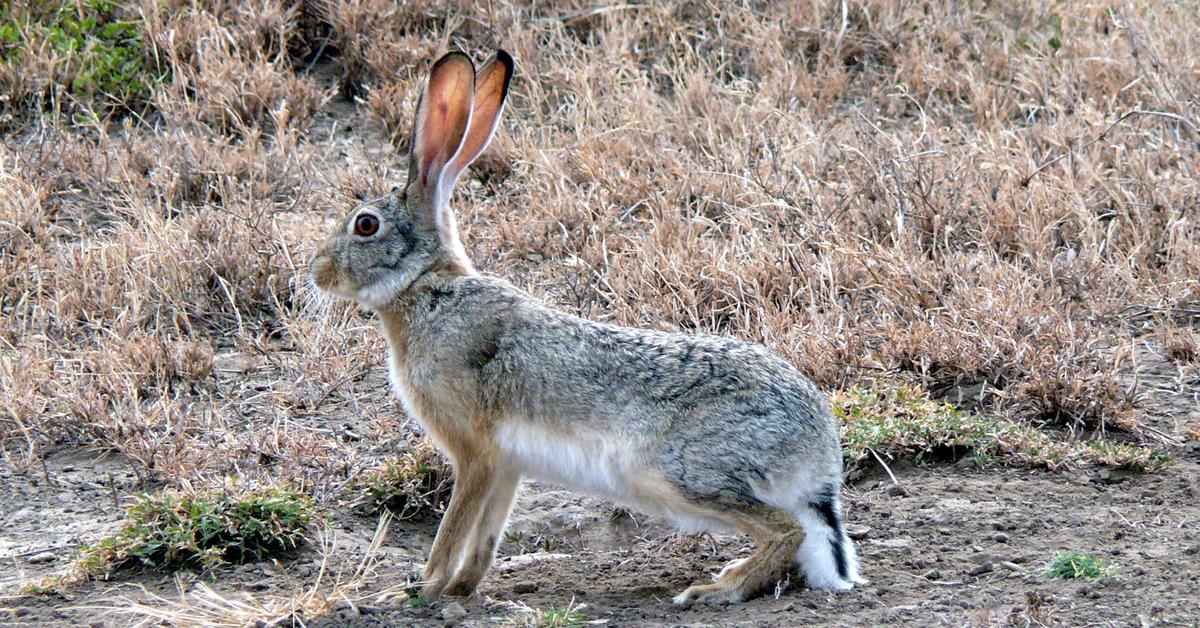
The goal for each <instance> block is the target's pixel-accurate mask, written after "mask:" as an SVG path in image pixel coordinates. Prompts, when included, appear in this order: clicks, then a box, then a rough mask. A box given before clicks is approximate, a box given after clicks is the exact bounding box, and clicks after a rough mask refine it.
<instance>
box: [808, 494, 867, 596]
mask: <svg viewBox="0 0 1200 628" xmlns="http://www.w3.org/2000/svg"><path fill="white" fill-rule="evenodd" d="M796 518H797V519H799V520H800V523H802V524H803V525H804V532H805V534H804V543H802V544H801V545H800V549H799V550H798V551H797V552H796V564H798V565H799V566H800V568H801V569H802V570H803V571H804V578H805V580H806V581H807V582H808V586H810V587H814V588H818V589H840V590H844V589H849V588H852V587H853V586H854V585H855V584H865V583H866V582H867V581H866V580H864V579H863V578H862V576H860V575H859V572H858V554H857V553H856V552H855V551H854V543H853V542H852V541H851V540H850V537H848V536H846V529H845V526H844V525H842V507H841V501H840V499H839V498H838V486H837V485H836V484H828V485H826V486H825V487H824V488H823V489H822V490H821V491H820V492H818V493H817V494H816V495H814V496H813V498H812V499H810V500H809V501H808V503H806V504H802V505H801V506H800V508H799V509H798V512H796Z"/></svg>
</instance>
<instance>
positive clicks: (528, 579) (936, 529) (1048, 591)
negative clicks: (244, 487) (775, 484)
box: [0, 443, 1200, 626]
mask: <svg viewBox="0 0 1200 628" xmlns="http://www.w3.org/2000/svg"><path fill="white" fill-rule="evenodd" d="M1178 454H1179V455H1178V456H1177V462H1176V464H1174V465H1173V466H1171V467H1170V468H1168V469H1167V470H1166V471H1164V472H1162V473H1159V474H1157V475H1121V474H1117V475H1105V476H1103V477H1102V476H1101V475H1100V474H1097V473H1083V472H1073V473H1053V472H1035V471H1026V470H1012V469H984V470H981V469H978V468H975V467H974V465H973V464H972V465H968V464H965V462H960V463H958V464H927V465H921V466H913V467H906V468H893V472H895V473H896V475H897V479H898V480H899V481H900V483H901V487H902V488H901V487H897V486H896V485H894V484H892V482H891V480H890V479H888V478H887V477H886V475H883V474H880V475H879V476H878V477H865V478H861V479H859V480H858V481H857V482H856V483H855V484H854V485H852V486H851V487H850V488H849V489H848V519H849V521H850V523H851V532H852V534H853V535H854V536H855V537H857V538H858V547H859V551H860V553H861V555H862V561H863V569H864V574H865V575H866V577H868V578H869V579H870V581H871V582H870V584H868V585H866V586H863V587H860V588H856V589H855V590H853V591H851V592H848V593H836V594H835V593H829V592H823V591H813V590H808V589H806V588H804V587H803V586H802V585H801V584H800V583H793V584H795V586H788V583H784V584H783V585H781V587H780V591H779V593H778V595H766V596H763V597H760V598H758V599H755V600H752V601H750V602H748V603H746V604H744V605H738V606H727V607H720V608H707V607H698V608H692V609H688V610H679V609H676V608H675V607H673V606H672V605H671V604H670V602H669V598H670V597H671V596H672V595H673V594H675V593H677V592H678V591H679V590H681V589H683V588H684V587H686V586H687V585H688V584H689V583H690V582H691V581H693V580H695V579H699V578H706V577H708V575H709V574H711V573H714V572H715V571H717V570H718V569H719V568H720V567H721V565H722V564H723V563H724V562H726V561H729V560H732V559H734V558H736V557H738V556H740V555H743V554H745V553H747V552H748V551H749V545H748V541H747V540H746V539H744V538H740V537H736V536H717V537H713V538H706V537H677V536H674V535H673V534H672V531H671V530H670V529H668V528H667V527H666V526H665V525H664V524H662V523H661V522H658V521H655V520H653V519H648V518H644V517H642V516H640V515H638V514H637V513H632V514H628V513H624V511H620V510H616V509H614V507H613V506H612V505H611V504H608V503H605V502H602V501H599V500H596V499H592V498H587V497H581V496H579V495H577V494H575V493H572V492H568V491H565V490H561V489H558V488H556V487H551V486H546V485H542V484H536V483H528V484H526V486H525V487H524V488H523V491H522V494H521V497H520V500H519V503H518V506H517V508H516V510H515V512H514V515H513V518H512V520H511V521H510V526H509V530H510V531H511V532H513V533H515V534H510V536H509V537H508V539H507V540H506V542H504V543H502V545H501V550H500V558H499V559H498V561H497V563H496V565H495V567H494V568H493V571H492V572H491V573H490V574H489V576H488V578H487V579H486V580H485V581H484V583H483V585H482V587H481V590H480V592H479V594H478V595H477V596H476V597H474V598H471V599H469V600H466V601H464V602H463V603H462V604H461V606H462V607H463V609H464V610H465V611H466V615H465V617H461V618H454V615H453V612H451V613H446V614H445V615H444V614H443V613H444V611H445V606H443V605H441V604H431V605H428V606H424V607H421V608H414V606H413V605H412V604H411V603H410V602H409V601H408V600H406V599H405V598H404V596H403V595H397V596H395V597H393V598H391V599H385V600H384V601H382V602H381V603H378V604H361V605H357V604H349V603H342V604H340V605H335V606H334V608H333V609H332V610H331V611H329V612H328V613H326V614H325V615H323V616H320V617H313V618H304V620H305V623H306V624H307V625H310V626H342V625H351V626H383V625H408V624H417V625H429V624H441V623H446V619H444V617H451V618H454V619H453V620H454V621H461V623H462V624H463V625H487V624H495V623H505V622H512V621H514V619H519V618H520V617H521V614H520V613H519V610H518V605H522V604H523V605H526V606H528V607H530V608H535V609H544V608H550V607H563V606H567V605H568V604H570V603H571V602H572V600H573V601H574V602H575V603H577V604H583V605H585V606H584V608H583V609H582V610H581V612H582V613H583V614H584V615H585V616H586V617H587V618H588V619H589V620H593V621H599V622H606V623H608V624H609V625H619V626H636V625H663V624H671V625H801V624H810V623H821V624H828V625H878V624H908V625H942V624H945V625H1021V626H1023V625H1031V624H1032V625H1039V624H1045V625H1164V626H1170V625H1195V622H1197V621H1198V620H1200V604H1198V600H1197V591H1198V590H1200V499H1198V497H1200V446H1197V444H1196V443H1191V444H1190V446H1189V447H1187V448H1185V449H1183V450H1181V451H1180V452H1178ZM130 469H131V468H130V466H128V465H127V464H125V463H123V462H122V461H121V460H119V459H117V458H115V457H111V456H109V457H104V456H97V454H94V453H89V452H86V451H80V450H63V451H59V452H56V453H54V454H53V455H51V456H49V458H48V460H47V464H46V466H45V469H44V473H42V474H40V475H38V474H34V475H19V474H14V473H12V472H11V471H10V470H8V469H7V468H4V470H3V497H4V501H3V503H4V506H3V508H4V513H3V525H4V530H3V534H2V535H0V556H3V560H4V562H5V563H6V566H5V568H4V569H3V571H0V587H3V588H4V589H5V590H9V589H10V588H11V585H13V584H14V583H16V582H20V581H28V580H30V579H34V578H36V577H39V576H42V575H49V574H51V573H54V572H56V571H58V570H61V569H62V568H63V567H64V566H65V565H66V564H67V561H68V560H69V559H70V556H71V550H72V549H73V548H75V547H77V546H78V545H79V544H80V543H81V542H86V541H89V540H94V539H96V538H98V537H100V536H101V535H103V534H104V533H105V532H107V531H110V530H111V529H112V528H113V527H114V526H115V524H116V523H117V522H118V520H119V512H120V510H119V509H118V508H117V507H116V505H114V501H113V495H114V491H116V492H117V493H119V494H124V493H126V492H128V491H131V490H133V489H136V488H137V483H138V478H137V477H136V475H135V474H134V473H133V472H132V471H131V470H130ZM328 514H329V515H330V521H331V526H332V528H333V534H332V535H333V537H334V538H335V539H336V543H337V548H338V549H337V550H336V551H335V552H333V554H332V556H331V559H330V562H331V564H327V565H326V570H327V573H330V574H332V573H336V572H337V571H338V570H344V571H349V570H352V569H353V568H354V566H355V564H356V563H358V562H359V561H361V560H362V557H363V555H364V554H365V553H366V552H367V551H368V550H367V547H368V545H369V544H370V540H371V536H372V532H373V530H374V528H375V520H374V517H373V515H370V514H368V513H365V512H364V511H363V510H361V509H355V508H352V507H350V506H344V507H333V508H332V509H331V510H330V511H329V513H328ZM435 526H436V522H435V521H422V522H398V523H395V524H394V525H393V526H392V528H391V530H390V534H389V535H388V537H387V539H386V542H385V544H384V546H383V547H382V548H381V549H380V550H379V551H378V554H377V556H376V558H377V563H376V572H375V574H374V576H373V578H374V580H373V586H374V587H375V588H376V589H377V590H382V589H384V588H387V587H389V586H394V585H397V584H400V583H403V582H406V581H407V580H408V579H410V578H412V577H413V574H414V573H415V571H416V570H417V569H418V565H419V564H420V562H421V560H422V555H423V554H422V551H423V549H424V548H427V547H428V545H429V543H430V542H431V540H432V536H433V533H434V531H435ZM514 538H519V539H521V540H520V541H519V542H514ZM1060 550H1075V551H1082V552H1088V553H1093V554H1095V555H1097V556H1100V557H1101V558H1103V559H1104V560H1106V561H1108V562H1110V563H1111V564H1113V565H1115V566H1116V571H1115V572H1114V573H1113V575H1111V576H1108V577H1105V578H1103V579H1101V580H1100V581H1098V582H1086V581H1071V580H1049V579H1047V578H1046V577H1045V576H1044V575H1043V571H1044V569H1045V564H1046V562H1047V560H1048V559H1049V557H1050V556H1051V554H1052V553H1053V552H1055V551H1060ZM321 563H322V555H321V552H320V551H318V545H317V544H315V543H310V544H309V545H308V546H306V547H305V548H304V549H301V550H298V551H297V552H295V554H294V556H292V557H289V558H288V559H286V560H283V561H280V562H278V563H276V564H274V565H270V564H247V565H241V566H234V567H228V568H225V569H222V570H220V571H219V572H218V573H217V574H216V580H215V581H210V580H207V579H205V578H202V577H200V576H198V575H196V574H192V573H182V574H180V575H178V576H177V577H172V576H168V575H164V574H161V573H155V572H136V571H135V572H133V573H124V574H122V575H121V576H120V577H119V578H117V579H116V581H114V582H94V583H88V584H85V585H82V586H81V587H80V588H79V589H77V591H76V593H74V594H73V595H72V596H71V598H70V599H68V600H63V599H60V598H57V597H47V598H19V599H18V598H10V599H6V600H5V601H4V602H2V603H0V620H2V621H3V623H6V624H9V625H19V626H21V625H29V626H33V625H67V624H70V625H93V626H102V625H126V624H129V623H133V622H135V621H139V620H146V619H150V618H148V617H147V616H146V615H143V614H139V613H138V612H137V609H136V607H135V606H134V604H135V603H137V602H146V601H149V600H151V599H152V596H153V595H157V596H162V597H163V598H165V599H180V598H181V593H185V594H189V595H195V594H196V593H197V592H198V591H200V588H202V587H205V586H208V587H211V588H212V590H214V591H216V592H218V593H221V594H223V595H226V596H229V598H230V599H238V598H239V596H240V595H244V594H249V595H255V596H263V595H267V594H270V593H281V594H283V595H288V592H290V591H295V590H297V583H301V589H302V588H303V583H311V582H313V581H314V580H315V578H316V576H317V574H318V571H319V570H320V568H321ZM327 578H330V576H327ZM454 610H457V609H454ZM176 619H177V620H178V619H180V618H179V617H177V618H176ZM151 623H154V622H153V621H151Z"/></svg>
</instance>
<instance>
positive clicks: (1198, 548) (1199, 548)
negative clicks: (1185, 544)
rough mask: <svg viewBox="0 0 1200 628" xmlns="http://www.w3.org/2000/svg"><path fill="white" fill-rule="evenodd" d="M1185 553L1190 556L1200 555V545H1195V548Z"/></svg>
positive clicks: (1190, 548) (1192, 547)
mask: <svg viewBox="0 0 1200 628" xmlns="http://www.w3.org/2000/svg"><path fill="white" fill-rule="evenodd" d="M1183 553H1184V554H1189V555H1190V554H1200V544H1197V545H1193V546H1191V547H1189V548H1187V549H1185V550H1183Z"/></svg>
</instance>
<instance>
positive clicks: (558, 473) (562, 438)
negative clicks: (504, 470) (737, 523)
mask: <svg viewBox="0 0 1200 628" xmlns="http://www.w3.org/2000/svg"><path fill="white" fill-rule="evenodd" d="M496 441H497V444H498V445H499V446H500V451H501V455H502V456H505V457H506V458H508V460H509V461H510V462H512V463H514V464H516V465H517V467H518V468H519V469H520V470H521V472H522V473H523V474H524V475H526V476H529V477H531V478H534V479H538V480H545V481H547V482H553V483H555V484H561V485H563V486H565V487H567V488H570V489H575V490H579V491H584V492H587V493H591V494H593V495H597V496H599V497H604V498H607V499H610V500H612V501H615V502H618V503H621V504H626V505H629V506H633V507H636V508H637V509H639V510H642V511H643V512H646V513H648V514H655V515H660V516H663V517H666V518H667V519H668V520H670V521H671V522H672V523H674V524H675V525H676V526H677V527H679V529H680V530H682V531H684V532H703V531H706V530H711V531H725V530H729V526H728V525H727V524H725V523H724V522H722V521H719V520H717V519H709V518H700V517H696V516H695V515H693V514H691V513H682V512H676V511H675V510H674V509H672V508H671V507H670V504H667V503H663V502H647V501H645V500H642V499H638V496H637V494H638V491H637V487H636V483H637V481H638V478H639V477H645V476H648V475H652V473H651V472H648V471H647V466H646V464H645V462H644V461H642V460H641V459H640V458H639V457H638V455H637V448H636V446H635V445H633V444H632V443H629V442H619V441H618V439H617V438H614V437H609V438H605V437H603V436H600V435H598V434H595V433H587V432H582V433H576V434H573V435H570V436H566V435H560V434H556V433H554V432H552V431H547V430H544V429H538V428H537V427H535V426H531V425H529V424H527V423H518V422H513V423H509V424H506V425H504V426H502V427H501V428H500V429H499V430H498V431H497V433H496Z"/></svg>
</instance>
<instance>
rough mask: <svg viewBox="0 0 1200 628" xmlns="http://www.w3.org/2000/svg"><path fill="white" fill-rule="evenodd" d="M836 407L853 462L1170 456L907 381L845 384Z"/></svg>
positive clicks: (1148, 459) (1143, 467)
mask: <svg viewBox="0 0 1200 628" xmlns="http://www.w3.org/2000/svg"><path fill="white" fill-rule="evenodd" d="M833 412H834V414H835V415H837V417H838V418H839V419H840V420H841V422H842V441H843V443H844V451H845V456H846V458H847V461H848V462H850V463H851V464H852V465H853V464H858V463H861V462H863V461H865V460H867V459H868V458H870V457H871V456H872V454H871V452H875V454H877V455H880V456H887V457H891V458H902V457H911V458H914V459H916V460H918V461H920V460H922V459H924V458H926V457H932V456H939V455H940V456H947V455H948V456H949V457H952V458H957V457H961V456H962V455H965V454H968V453H969V454H971V455H973V456H974V457H975V459H976V461H977V462H979V463H980V464H983V463H985V462H988V461H992V460H998V461H1000V462H1004V463H1007V464H1014V465H1021V466H1030V467H1042V468H1048V469H1059V468H1070V467H1072V466H1076V465H1079V464H1095V465H1101V466H1107V467H1114V468H1127V469H1133V470H1137V471H1147V472H1153V471H1157V470H1159V469H1161V468H1162V467H1164V466H1165V465H1166V464H1168V463H1169V462H1170V458H1169V457H1168V456H1167V455H1166V454H1164V453H1162V452H1160V451H1158V450H1155V449H1153V448H1150V447H1143V446H1138V445H1129V444H1124V443H1113V442H1109V441H1092V442H1089V443H1081V442H1074V441H1065V440H1058V439H1055V438H1053V437H1051V435H1050V434H1048V433H1046V432H1043V431H1041V430H1038V429H1036V428H1033V427H1030V426H1027V425H1022V424H1019V423H1016V422H1013V421H1008V420H1004V419H993V418H986V417H983V416H980V415H978V414H973V413H969V412H964V411H962V410H960V409H958V408H956V407H955V406H953V405H952V404H950V403H947V402H944V401H937V400H934V399H931V398H930V397H929V393H927V392H925V391H924V390H922V389H920V388H917V387H914V386H909V385H905V384H886V385H882V386H880V387H879V388H876V389H863V388H851V389H849V390H846V391H842V392H840V393H838V394H836V395H834V398H833Z"/></svg>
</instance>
